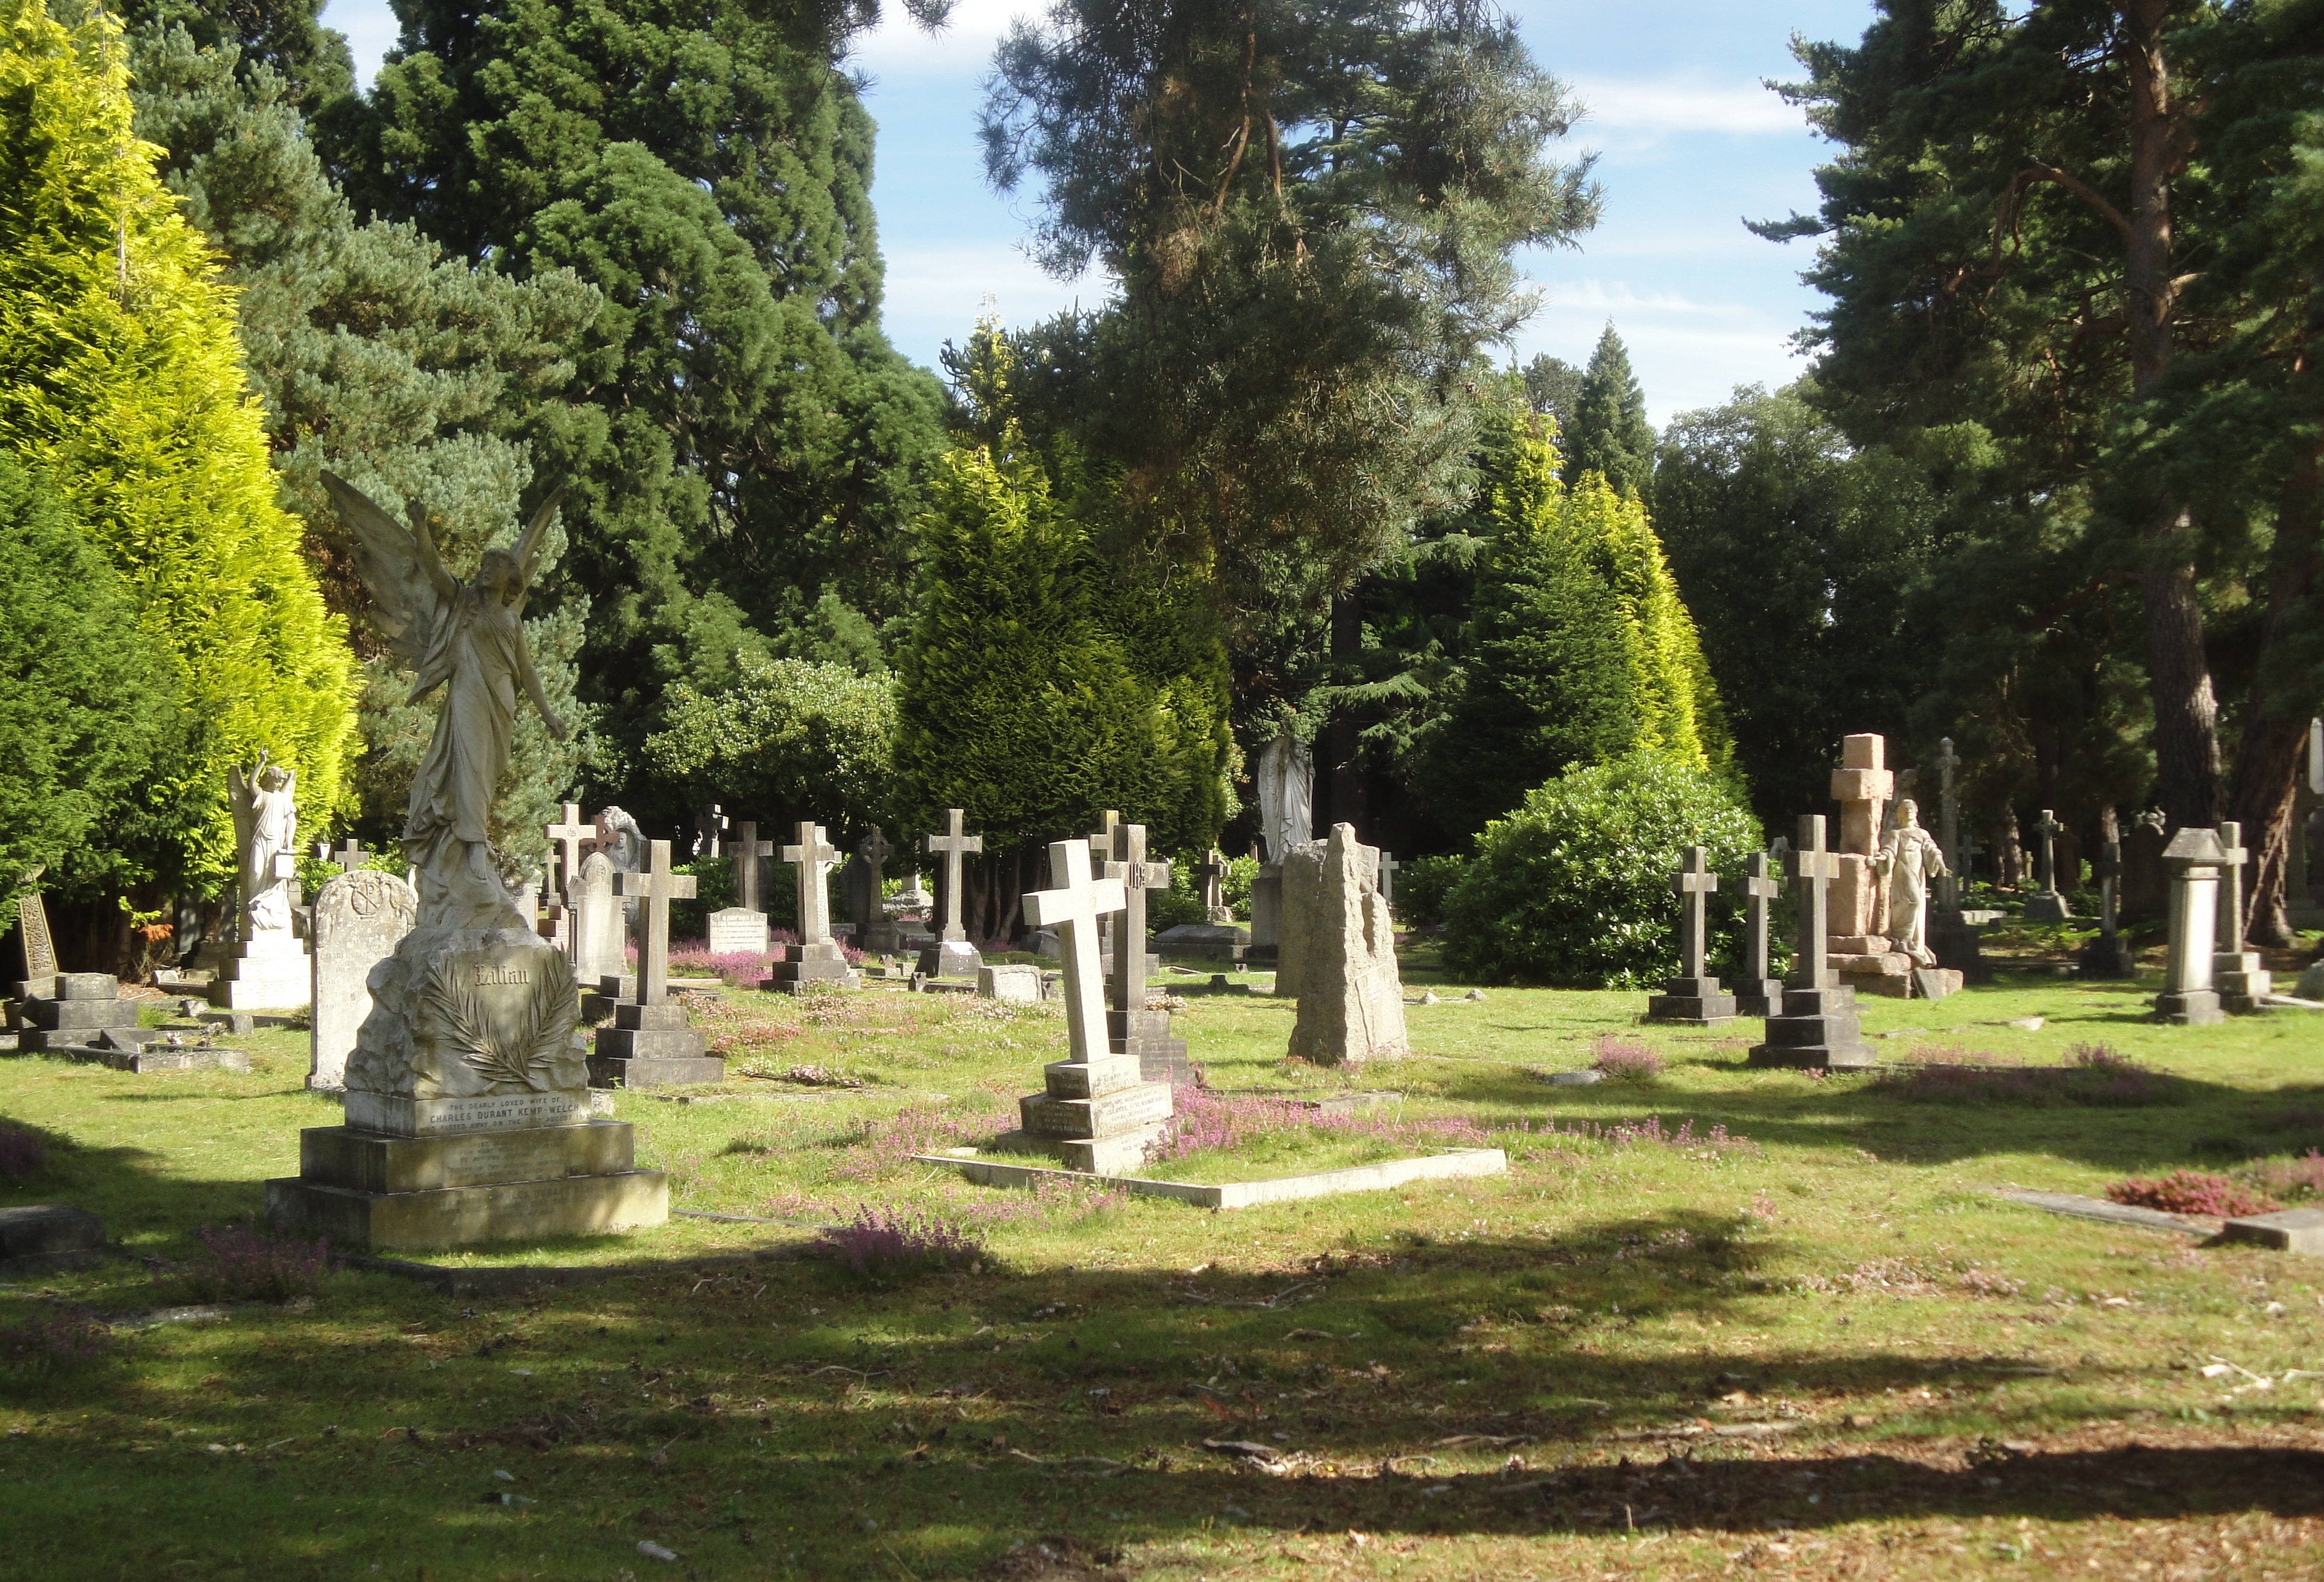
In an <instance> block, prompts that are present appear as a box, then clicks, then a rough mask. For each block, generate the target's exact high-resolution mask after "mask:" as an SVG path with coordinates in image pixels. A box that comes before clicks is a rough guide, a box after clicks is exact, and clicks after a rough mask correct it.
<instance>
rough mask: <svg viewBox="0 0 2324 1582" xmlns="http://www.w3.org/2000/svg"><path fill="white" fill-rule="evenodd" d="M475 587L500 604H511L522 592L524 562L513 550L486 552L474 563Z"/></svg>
mask: <svg viewBox="0 0 2324 1582" xmlns="http://www.w3.org/2000/svg"><path fill="white" fill-rule="evenodd" d="M476 586H477V587H481V588H483V589H484V591H485V592H487V593H489V594H491V595H492V596H493V599H494V600H495V601H496V602H498V603H500V604H504V605H505V604H513V603H515V602H516V600H517V598H518V597H520V596H521V594H522V593H523V592H524V562H523V561H521V560H518V559H517V557H516V551H515V550H485V551H484V559H483V560H480V561H478V562H477V563H476Z"/></svg>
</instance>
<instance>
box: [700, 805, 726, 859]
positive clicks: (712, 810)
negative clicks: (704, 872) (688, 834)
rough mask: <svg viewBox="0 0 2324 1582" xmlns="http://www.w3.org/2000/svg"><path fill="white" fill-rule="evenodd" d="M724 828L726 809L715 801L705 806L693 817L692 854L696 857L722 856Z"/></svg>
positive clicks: (723, 853)
mask: <svg viewBox="0 0 2324 1582" xmlns="http://www.w3.org/2000/svg"><path fill="white" fill-rule="evenodd" d="M726 829H727V821H726V810H725V809H724V808H722V807H720V806H719V805H718V804H717V803H716V802H713V803H711V804H710V805H709V806H708V807H706V808H705V809H704V810H702V811H701V813H700V814H699V815H697V816H696V819H695V834H694V855H695V856H697V857H717V856H725V855H726V848H725V844H724V843H725V837H726Z"/></svg>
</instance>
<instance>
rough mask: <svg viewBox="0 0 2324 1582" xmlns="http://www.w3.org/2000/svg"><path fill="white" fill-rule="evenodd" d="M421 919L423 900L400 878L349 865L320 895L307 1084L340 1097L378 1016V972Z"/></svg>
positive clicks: (318, 899) (318, 898) (375, 870)
mask: <svg viewBox="0 0 2324 1582" xmlns="http://www.w3.org/2000/svg"><path fill="white" fill-rule="evenodd" d="M419 918H420V898H419V897H418V896H417V895H414V894H413V893H411V886H410V885H409V884H405V883H404V882H403V881H402V880H401V879H400V878H398V877H397V876H396V875H395V874H383V873H381V872H379V871H378V870H377V869H375V868H350V869H348V870H347V871H346V872H345V873H343V874H339V876H338V877H337V878H336V879H333V880H331V881H330V883H328V884H325V885H324V886H323V888H322V892H321V893H319V894H318V895H317V896H316V897H315V1014H314V1020H313V1022H312V1024H311V1028H312V1031H311V1034H310V1039H309V1042H310V1045H311V1051H312V1052H311V1057H310V1059H309V1062H308V1068H307V1086H308V1087H309V1088H311V1089H313V1090H315V1091H316V1092H318V1093H337V1092H339V1091H340V1090H342V1089H343V1088H345V1087H346V1085H347V1058H348V1057H349V1056H350V1055H352V1054H354V1053H355V1037H356V1035H357V1033H359V1032H361V1031H362V1028H363V1024H364V1019H365V1018H366V1017H368V1016H370V1014H371V1013H372V997H371V975H372V973H373V971H374V969H375V968H376V967H379V965H380V964H381V963H382V962H383V961H386V960H387V959H388V958H390V957H392V956H393V955H394V954H395V948H396V946H398V945H400V944H401V943H402V942H403V936H404V935H406V934H408V933H410V931H411V926H412V924H413V923H415V922H417V921H419Z"/></svg>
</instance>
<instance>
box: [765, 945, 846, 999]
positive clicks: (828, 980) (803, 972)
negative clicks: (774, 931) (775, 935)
mask: <svg viewBox="0 0 2324 1582" xmlns="http://www.w3.org/2000/svg"><path fill="white" fill-rule="evenodd" d="M809 984H836V985H839V986H840V987H841V988H843V989H860V988H862V986H863V975H862V974H861V973H859V972H857V971H856V970H855V969H854V968H853V967H850V966H848V965H847V958H846V957H844V956H843V955H841V954H840V952H839V947H838V946H836V945H779V946H777V947H776V948H775V960H774V964H773V965H772V966H770V967H768V968H767V976H766V978H765V979H764V981H762V982H761V984H760V985H759V987H761V989H764V990H767V991H768V992H770V993H772V994H784V995H796V994H798V993H799V992H800V991H801V990H802V989H804V988H806V986H807V985H809Z"/></svg>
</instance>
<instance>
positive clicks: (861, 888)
mask: <svg viewBox="0 0 2324 1582" xmlns="http://www.w3.org/2000/svg"><path fill="white" fill-rule="evenodd" d="M895 849H896V848H895V847H892V846H890V844H889V843H888V836H887V833H886V831H884V830H882V829H881V828H880V827H879V826H877V825H874V826H872V828H871V833H870V834H868V835H866V836H865V837H863V838H862V840H861V841H859V842H858V843H857V844H856V847H855V862H854V864H853V865H851V866H852V867H853V874H852V876H851V883H850V884H848V885H847V886H846V889H847V908H848V911H850V912H851V913H852V914H853V918H854V922H855V944H856V948H859V949H861V950H862V951H863V952H864V953H865V954H867V955H871V956H892V955H894V954H895V953H896V951H897V950H898V948H899V947H900V945H901V943H902V940H901V936H900V935H899V931H898V930H897V928H896V923H895V920H894V919H893V918H890V916H889V915H888V905H887V872H888V858H889V856H890V855H891V854H893V852H894V851H895Z"/></svg>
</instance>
